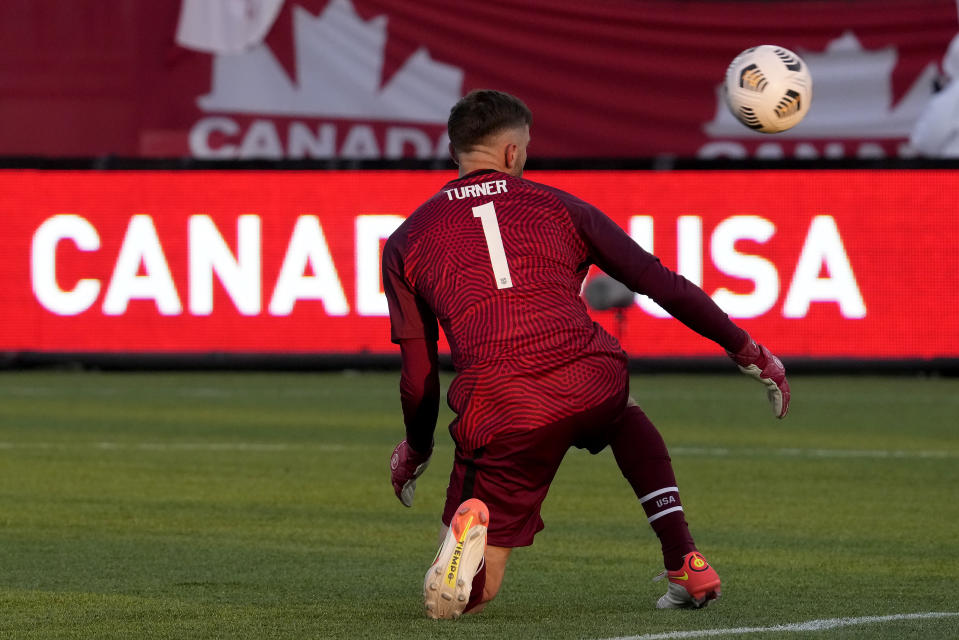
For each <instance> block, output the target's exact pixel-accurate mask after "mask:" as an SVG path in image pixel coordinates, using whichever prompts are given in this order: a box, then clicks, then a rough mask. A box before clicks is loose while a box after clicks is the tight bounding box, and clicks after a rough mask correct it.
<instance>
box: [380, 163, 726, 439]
mask: <svg viewBox="0 0 959 640" xmlns="http://www.w3.org/2000/svg"><path fill="white" fill-rule="evenodd" d="M594 263H595V264H597V265H598V266H600V267H601V268H602V269H603V270H604V271H606V272H607V273H609V274H610V275H612V276H613V277H615V278H617V279H618V280H620V281H621V282H623V283H624V284H626V285H627V286H629V287H630V288H631V289H633V290H634V291H637V292H639V293H644V294H646V295H649V296H650V297H652V298H653V299H654V300H656V301H657V302H659V303H660V304H661V305H662V306H663V307H664V308H665V309H666V310H667V311H670V312H671V313H672V314H673V315H674V316H675V317H676V318H678V319H680V320H681V321H683V322H684V323H686V324H687V325H688V326H690V327H691V328H693V329H695V330H696V331H699V332H700V333H702V334H703V335H706V336H707V337H710V338H712V339H714V340H716V341H717V342H719V343H720V344H721V345H722V346H724V347H725V348H730V349H732V350H735V349H738V348H739V347H741V346H742V343H743V342H744V340H745V334H744V333H743V332H742V331H741V330H740V329H739V328H738V327H736V326H735V325H734V324H733V323H732V322H730V321H729V319H728V318H727V317H726V315H725V314H724V313H722V311H720V310H719V309H718V307H716V306H715V304H713V302H712V300H710V299H709V298H708V296H706V295H705V294H704V293H703V292H702V291H701V290H700V289H699V288H698V287H696V286H695V285H693V284H691V283H689V282H688V281H687V280H686V279H685V278H683V277H682V276H679V275H678V274H676V273H674V272H672V271H669V270H668V269H665V268H664V267H663V266H662V265H661V264H660V262H659V260H658V259H657V258H656V257H655V256H653V255H651V254H649V253H647V252H646V251H644V250H643V249H642V248H640V247H639V245H637V244H636V243H635V242H634V241H633V240H632V239H631V238H630V237H629V236H628V235H627V234H626V233H625V232H624V231H623V230H622V229H621V228H620V227H619V226H618V225H616V224H615V223H614V222H613V221H611V220H610V219H609V218H608V217H607V216H606V215H605V214H603V213H602V212H601V211H599V210H598V209H596V208H595V207H593V206H592V205H590V204H588V203H586V202H584V201H582V200H580V199H578V198H575V197H574V196H572V195H570V194H568V193H565V192H563V191H561V190H559V189H555V188H552V187H548V186H546V185H542V184H538V183H535V182H531V181H529V180H524V179H522V178H517V177H514V176H510V175H508V174H505V173H500V172H495V171H477V172H474V173H471V174H469V175H467V176H465V177H463V178H459V179H457V180H453V181H451V182H449V183H448V184H447V185H445V186H444V187H443V188H442V189H441V190H440V191H439V192H438V193H437V194H436V195H434V196H433V197H432V198H430V200H428V201H427V202H426V203H424V204H423V205H422V206H420V207H419V208H418V209H417V210H416V211H415V212H413V214H412V215H411V216H410V217H409V218H408V219H407V220H406V221H405V222H404V223H403V224H402V225H401V226H400V227H399V229H397V231H396V232H395V233H394V234H393V235H392V236H391V237H390V238H389V240H388V241H387V243H386V247H385V249H384V253H383V285H384V290H385V292H386V296H387V300H388V302H389V310H390V319H391V326H392V339H393V341H394V342H400V341H402V340H405V339H416V338H420V339H422V338H426V339H428V340H436V339H437V337H438V333H437V321H438V322H439V325H441V326H442V327H443V332H444V334H445V335H446V338H447V340H448V341H449V344H450V349H451V352H452V358H453V365H454V367H455V369H456V371H457V374H458V375H457V376H456V378H455V380H454V381H453V383H452V385H451V386H450V389H449V393H448V402H449V405H450V408H451V409H452V410H453V411H454V412H455V413H456V416H457V417H456V419H455V420H454V422H453V424H452V425H451V426H450V430H451V433H452V435H453V437H454V439H455V440H456V442H457V443H458V445H459V446H460V447H461V448H462V449H464V450H466V451H471V450H474V449H476V448H478V447H481V446H483V445H484V444H485V443H487V442H488V441H489V440H490V439H491V438H493V437H495V436H497V435H499V434H503V433H508V432H511V431H517V430H525V429H535V428H537V427H539V426H543V425H546V424H549V423H552V422H555V421H557V420H559V419H562V418H564V417H567V416H570V415H573V414H576V413H579V412H582V411H586V410H588V409H591V408H593V407H595V406H597V405H598V404H600V403H601V402H602V401H603V400H606V399H608V398H610V397H611V396H613V395H615V394H625V391H626V388H627V370H626V362H627V358H626V354H625V353H624V352H623V350H622V348H621V347H620V346H619V343H618V342H617V341H616V339H615V338H613V337H612V336H611V335H609V333H607V332H606V331H605V330H604V329H603V328H602V327H600V326H599V325H597V324H596V323H595V322H593V321H592V320H591V319H590V317H589V315H588V313H587V310H586V306H585V304H584V302H583V300H582V298H581V297H580V290H581V287H582V284H583V279H584V278H585V277H586V272H587V270H588V268H589V266H590V265H591V264H594Z"/></svg>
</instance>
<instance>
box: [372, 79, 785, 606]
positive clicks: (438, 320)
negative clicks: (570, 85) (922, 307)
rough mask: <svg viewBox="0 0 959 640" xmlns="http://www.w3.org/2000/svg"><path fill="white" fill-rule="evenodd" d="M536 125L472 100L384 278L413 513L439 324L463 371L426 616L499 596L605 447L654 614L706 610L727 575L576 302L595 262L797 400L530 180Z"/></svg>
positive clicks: (621, 369)
mask: <svg viewBox="0 0 959 640" xmlns="http://www.w3.org/2000/svg"><path fill="white" fill-rule="evenodd" d="M531 122H532V114H531V113H530V111H529V109H528V108H527V107H526V105H525V104H523V102H522V101H520V100H519V99H517V98H515V97H513V96H511V95H508V94H505V93H502V92H498V91H488V90H484V91H473V92H471V93H470V94H468V95H467V96H465V97H464V98H462V99H461V100H460V101H459V102H458V103H457V104H456V105H455V106H454V107H453V108H452V110H451V112H450V117H449V123H448V126H449V137H450V152H451V154H452V156H453V159H454V160H455V161H456V163H457V165H458V166H459V178H457V179H456V180H453V181H451V182H449V183H447V184H446V185H444V186H443V187H442V188H440V190H439V191H438V192H437V193H436V195H434V196H433V197H432V198H430V199H429V200H428V201H427V202H426V203H424V204H423V205H422V206H420V207H419V208H418V209H417V210H416V211H415V212H413V214H412V215H411V216H410V217H409V218H408V219H407V220H406V221H405V222H404V223H403V224H402V225H401V226H400V227H399V229H397V231H396V232H395V233H394V234H393V235H392V236H391V237H390V238H389V240H388V241H387V243H386V247H385V249H384V252H383V285H384V289H385V292H386V297H387V300H388V302H389V311H390V321H391V327H392V339H393V341H394V342H396V343H398V344H399V345H400V351H401V354H402V362H403V364H402V374H401V378H400V396H401V402H402V407H403V419H404V423H405V426H406V438H405V439H404V440H403V441H402V442H400V444H399V445H397V447H396V449H395V450H394V451H393V455H392V458H391V460H390V469H391V476H392V483H393V488H394V490H395V492H396V495H397V496H398V497H399V499H400V500H401V501H402V503H403V504H404V505H406V506H411V505H412V501H413V492H414V489H415V483H416V479H417V478H418V477H419V476H420V474H422V473H423V471H424V470H425V469H426V466H427V463H428V462H429V459H430V455H431V453H432V450H433V432H434V430H435V427H436V418H437V412H438V408H439V400H440V390H439V373H438V366H437V339H438V327H437V325H438V324H439V325H442V327H443V332H444V333H445V335H446V338H447V340H448V341H449V344H450V349H451V351H452V358H453V365H454V367H455V369H456V372H457V375H456V377H455V379H454V380H453V382H452V384H451V386H450V389H449V393H448V396H447V400H448V402H449V406H450V407H451V408H452V409H453V411H454V412H455V414H456V418H455V419H454V420H453V422H452V424H451V425H450V433H451V435H452V437H453V440H454V442H455V444H456V452H455V458H454V462H453V470H452V473H451V475H450V483H449V488H448V489H447V492H446V506H445V509H444V511H443V523H444V525H445V526H446V527H448V529H447V530H446V533H445V538H444V540H443V542H442V545H441V547H440V551H439V553H438V555H437V557H436V560H435V561H434V563H433V565H432V566H431V567H430V568H429V570H428V571H427V574H426V578H425V582H424V588H423V590H424V600H425V606H426V611H427V615H429V616H430V617H433V618H456V617H458V616H459V615H460V614H462V613H463V612H478V611H480V610H482V609H483V607H484V606H485V605H486V604H487V603H488V602H489V601H491V600H492V599H493V598H494V597H495V596H496V594H497V592H498V591H499V588H500V585H501V584H502V581H503V575H504V572H505V570H506V564H507V560H508V558H509V555H510V551H511V550H512V549H513V548H514V547H522V546H528V545H530V544H532V543H533V537H534V536H535V534H536V533H537V532H538V531H540V530H541V529H542V528H543V526H544V525H543V521H542V519H541V518H540V506H541V504H542V502H543V499H544V498H545V497H546V492H547V491H548V490H549V487H550V483H551V482H552V480H553V477H554V475H555V474H556V471H557V468H558V467H559V464H560V461H561V460H562V459H563V456H564V455H565V454H566V452H567V450H568V449H569V448H570V447H578V448H584V449H587V450H589V451H590V452H591V453H594V454H595V453H598V452H599V451H601V450H602V449H604V448H605V447H607V446H609V447H610V448H611V449H612V451H613V455H614V456H615V459H616V463H617V464H618V466H619V468H620V470H621V471H622V473H623V476H624V477H625V478H626V480H627V481H628V482H629V484H630V485H631V486H632V488H633V491H635V493H636V496H637V497H638V498H639V502H640V504H641V505H642V508H643V510H644V511H645V513H646V517H647V519H648V521H649V524H650V526H651V527H652V528H653V530H654V531H655V532H656V534H657V536H658V537H659V540H660V542H661V545H662V553H663V564H664V567H665V571H664V572H663V573H662V574H661V577H662V578H665V579H666V580H667V591H666V593H665V595H663V596H662V597H661V598H660V599H659V601H658V603H657V606H658V607H660V608H687V607H690V608H698V607H701V606H703V605H705V604H707V603H708V602H709V601H711V600H713V599H715V598H718V597H719V595H720V592H721V588H720V579H719V576H718V575H717V573H716V571H715V570H714V569H713V568H712V567H711V566H710V565H709V563H708V562H707V561H706V559H705V557H704V556H703V555H702V554H701V553H700V552H699V551H698V550H697V548H696V545H695V543H694V542H693V538H692V535H691V534H690V532H689V528H688V526H687V523H686V518H685V512H684V511H683V506H682V501H681V500H680V495H679V489H678V488H677V483H676V479H675V476H674V475H673V469H672V466H671V463H670V459H669V455H668V453H667V450H666V445H665V444H664V442H663V439H662V437H661V436H660V434H659V432H658V431H657V430H656V428H655V427H654V426H653V424H652V423H651V422H650V421H649V419H648V418H647V417H646V415H645V414H644V413H643V411H642V409H640V407H639V406H637V404H636V403H635V402H634V401H633V400H632V399H631V398H630V395H629V388H628V384H629V380H628V376H627V367H626V365H627V356H626V353H624V351H623V349H622V348H621V347H620V345H619V343H618V342H617V341H616V339H615V338H613V337H612V336H611V335H609V333H607V332H606V331H605V330H603V329H602V328H601V327H600V326H599V325H597V324H596V323H594V322H593V321H592V320H591V319H590V317H589V315H588V314H587V310H586V306H585V304H584V303H583V301H582V299H581V298H580V296H579V292H580V289H581V285H582V283H583V280H584V278H585V277H586V273H587V270H588V269H589V266H590V265H592V264H596V265H598V266H599V267H600V268H602V269H603V270H604V271H605V272H606V273H608V274H610V275H611V276H613V277H614V278H616V279H617V280H619V281H621V282H623V283H624V284H625V285H627V286H628V287H629V288H630V289H632V290H633V291H635V292H638V293H642V294H645V295H647V296H649V297H650V298H652V299H653V300H655V301H656V302H657V303H659V305H660V306H662V307H663V308H664V309H666V310H667V311H668V312H669V313H670V314H671V315H672V316H673V317H674V318H676V319H677V320H679V321H680V322H682V323H683V324H685V325H686V326H688V327H689V328H690V329H692V330H694V331H696V332H698V333H700V334H702V335H703V336H705V337H707V338H709V339H711V340H713V341H715V342H716V343H718V344H719V346H721V347H722V348H724V349H725V350H726V351H727V353H728V354H729V356H730V357H731V358H732V359H733V360H734V361H735V362H736V364H737V365H739V367H740V369H742V371H743V372H745V373H747V374H749V375H751V376H753V377H755V378H758V379H759V380H760V381H761V382H763V383H764V384H765V385H766V387H767V390H768V396H769V400H770V401H771V403H772V406H773V411H774V412H775V415H776V416H777V417H779V418H782V417H783V416H785V415H786V411H787V409H788V406H789V385H788V383H787V382H786V375H785V370H784V369H783V366H782V363H780V361H779V360H778V359H777V358H776V357H775V356H773V355H772V354H771V353H770V352H769V351H768V350H767V349H766V348H765V347H763V346H761V345H759V344H757V343H756V342H755V341H754V340H753V339H752V338H750V336H749V335H747V333H746V332H745V331H743V330H742V329H740V328H739V327H737V326H736V325H735V324H733V322H732V321H730V319H729V318H728V317H727V316H726V314H725V313H723V312H722V311H721V310H720V309H719V308H718V307H717V306H716V304H715V303H713V301H712V300H711V299H710V298H709V296H707V295H706V294H705V293H704V292H703V291H702V290H701V289H700V288H699V287H697V286H695V285H694V284H692V283H690V282H689V281H688V280H686V279H685V278H683V277H682V276H680V275H678V274H676V273H674V272H673V271H670V270H669V269H666V268H665V267H663V265H662V264H661V263H660V261H659V260H658V259H657V258H656V257H655V256H653V255H651V254H650V253H647V252H646V251H644V250H643V249H642V248H641V247H640V246H639V245H637V244H636V243H635V242H634V241H633V240H632V239H631V238H630V237H629V236H628V235H627V234H626V233H625V232H624V231H623V230H622V229H620V228H619V227H618V226H617V225H616V224H615V223H614V222H612V221H611V220H610V219H609V218H608V217H607V216H606V215H605V214H603V213H602V212H601V211H599V210H598V209H596V208H595V207H593V206H592V205H590V204H588V203H586V202H584V201H582V200H579V199H577V198H575V197H574V196H572V195H570V194H568V193H565V192H563V191H560V190H559V189H555V188H552V187H549V186H546V185H542V184H537V183H535V182H530V181H528V180H524V179H523V178H522V173H523V166H524V165H525V163H526V149H527V145H528V144H529V140H530V133H529V131H530V124H531Z"/></svg>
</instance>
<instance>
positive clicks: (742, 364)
mask: <svg viewBox="0 0 959 640" xmlns="http://www.w3.org/2000/svg"><path fill="white" fill-rule="evenodd" d="M726 353H727V354H728V355H729V357H730V358H732V360H733V362H735V363H736V364H737V365H738V366H739V370H740V371H742V372H743V373H745V374H746V375H747V376H751V377H753V378H756V379H757V380H759V381H760V382H762V383H763V384H764V385H766V395H767V396H768V397H769V403H770V404H771V405H772V408H773V413H774V414H775V415H776V417H777V418H783V417H785V415H786V412H787V411H789V382H788V381H787V380H786V368H785V367H783V363H782V362H781V361H780V360H779V358H777V357H776V356H774V355H773V354H772V353H771V352H770V351H769V349H767V348H766V347H764V346H762V345H761V344H759V343H758V342H756V341H755V340H753V339H752V338H748V339H747V340H746V344H745V345H743V347H742V348H741V349H740V350H739V351H735V352H733V351H726Z"/></svg>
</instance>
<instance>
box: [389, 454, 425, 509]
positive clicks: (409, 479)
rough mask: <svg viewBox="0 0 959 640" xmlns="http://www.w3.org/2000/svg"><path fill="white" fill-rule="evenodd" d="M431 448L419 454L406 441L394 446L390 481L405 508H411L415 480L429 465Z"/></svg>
mask: <svg viewBox="0 0 959 640" xmlns="http://www.w3.org/2000/svg"><path fill="white" fill-rule="evenodd" d="M432 455H433V448H432V447H430V450H429V451H427V452H426V453H419V452H418V451H416V450H415V449H413V448H412V447H410V445H409V444H407V442H406V440H403V441H402V442H401V443H399V444H398V445H396V448H395V449H393V455H392V456H391V457H390V480H392V481H393V491H394V492H396V497H397V498H399V499H400V502H402V503H403V504H404V505H405V506H407V507H412V506H413V492H414V491H416V479H417V478H419V477H420V476H421V475H423V472H424V471H426V467H427V466H428V465H429V463H430V456H432Z"/></svg>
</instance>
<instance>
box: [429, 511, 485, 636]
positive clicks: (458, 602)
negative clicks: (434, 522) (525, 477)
mask: <svg viewBox="0 0 959 640" xmlns="http://www.w3.org/2000/svg"><path fill="white" fill-rule="evenodd" d="M488 525H489V509H487V508H486V505H485V504H483V502H482V501H481V500H477V499H475V498H471V499H470V500H467V501H466V502H464V503H463V504H461V505H460V506H459V508H458V509H457V510H456V515H454V516H453V521H452V522H451V523H450V528H449V531H447V533H446V538H445V539H444V540H443V544H442V546H440V550H439V553H437V554H436V559H435V560H433V566H431V567H430V568H429V571H427V572H426V578H425V580H424V581H423V602H424V604H425V605H426V615H428V616H429V617H430V618H433V619H436V620H439V619H443V620H450V619H453V618H458V617H459V616H460V615H462V613H463V610H464V609H465V608H466V605H467V603H468V602H469V599H470V591H471V590H472V588H473V576H475V575H476V572H477V571H479V569H480V567H481V566H482V563H483V558H484V555H485V554H486V530H487V526H488Z"/></svg>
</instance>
